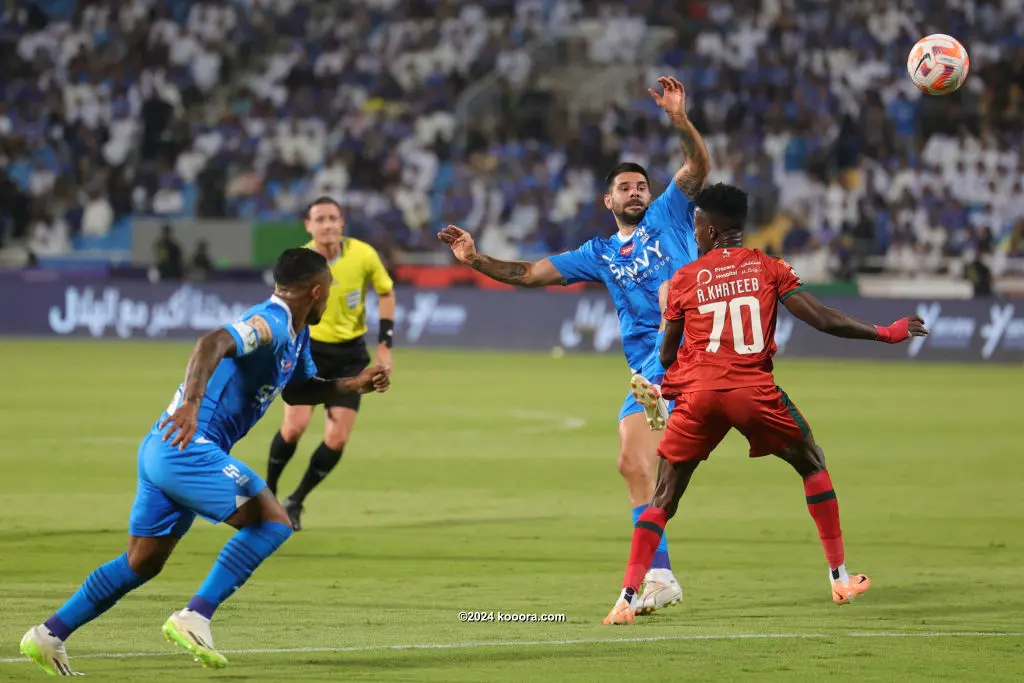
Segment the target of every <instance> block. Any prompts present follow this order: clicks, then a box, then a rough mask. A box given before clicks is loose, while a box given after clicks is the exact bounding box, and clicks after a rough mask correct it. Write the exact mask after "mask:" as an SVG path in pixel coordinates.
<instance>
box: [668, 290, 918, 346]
mask: <svg viewBox="0 0 1024 683" xmlns="http://www.w3.org/2000/svg"><path fill="white" fill-rule="evenodd" d="M783 304H785V306H786V308H787V309H789V312H790V313H792V314H793V315H794V316H796V317H797V318H799V319H800V320H802V321H803V322H805V323H807V324H808V325H810V326H811V327H813V328H814V329H816V330H819V331H821V332H824V333H825V334H830V335H832V336H833V337H842V338H844V339H864V340H868V341H882V342H887V343H889V344H898V343H900V342H903V341H906V340H907V339H910V338H911V337H923V336H925V335H927V334H928V330H927V329H926V328H925V326H924V320H922V319H921V318H920V317H918V316H916V315H914V316H909V317H906V318H901V319H899V320H897V321H896V322H894V323H893V324H892V325H889V326H888V327H880V326H878V325H872V324H871V323H866V322H863V321H861V320H858V319H856V318H854V317H853V316H851V315H847V314H846V313H843V312H842V311H837V310H835V309H834V308H829V307H828V306H826V305H825V304H823V303H821V301H819V300H818V298H817V297H816V296H814V295H813V294H811V293H810V292H806V291H798V292H796V293H794V294H791V295H790V296H788V297H786V298H784V299H783ZM666 340H667V339H666Z"/></svg>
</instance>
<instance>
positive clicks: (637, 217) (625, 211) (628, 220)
mask: <svg viewBox="0 0 1024 683" xmlns="http://www.w3.org/2000/svg"><path fill="white" fill-rule="evenodd" d="M613 213H614V214H615V219H616V220H617V221H618V222H619V223H620V224H621V225H630V226H633V227H636V226H637V225H640V221H642V220H643V219H644V216H645V215H646V214H647V207H646V206H629V207H622V210H621V211H615V212H613Z"/></svg>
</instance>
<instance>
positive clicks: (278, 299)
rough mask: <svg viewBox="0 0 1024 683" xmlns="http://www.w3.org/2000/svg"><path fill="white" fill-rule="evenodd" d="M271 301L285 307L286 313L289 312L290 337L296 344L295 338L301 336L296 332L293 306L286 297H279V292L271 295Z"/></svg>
mask: <svg viewBox="0 0 1024 683" xmlns="http://www.w3.org/2000/svg"><path fill="white" fill-rule="evenodd" d="M270 302H271V303H274V304H277V305H278V306H280V307H281V308H283V309H284V312H285V313H287V314H288V337H289V338H290V339H291V340H292V343H293V344H294V343H295V340H296V339H298V338H299V335H298V334H297V333H296V332H295V325H293V324H292V323H293V321H292V309H291V307H290V306H289V305H288V303H287V302H286V301H285V300H284V299H282V298H281V297H279V296H278V295H277V294H272V295H271V296H270Z"/></svg>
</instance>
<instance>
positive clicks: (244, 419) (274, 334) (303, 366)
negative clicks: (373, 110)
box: [157, 296, 316, 452]
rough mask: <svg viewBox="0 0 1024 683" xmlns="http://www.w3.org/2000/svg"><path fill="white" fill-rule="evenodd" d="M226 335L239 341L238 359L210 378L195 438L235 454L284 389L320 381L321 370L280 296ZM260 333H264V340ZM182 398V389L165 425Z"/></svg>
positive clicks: (306, 331)
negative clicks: (292, 384) (233, 450)
mask: <svg viewBox="0 0 1024 683" xmlns="http://www.w3.org/2000/svg"><path fill="white" fill-rule="evenodd" d="M268 328H269V339H266V336H267V334H266V330H267V329H268ZM225 329H227V331H228V332H230V333H231V336H232V337H234V339H235V356H234V358H225V359H224V360H222V361H221V362H220V363H219V364H218V365H217V369H216V370H215V371H214V373H213V375H212V376H211V377H210V381H209V383H208V384H207V386H206V395H205V396H204V397H203V402H202V405H201V406H200V407H199V426H198V428H197V429H196V437H197V438H204V439H206V440H208V441H210V442H212V443H215V444H216V445H218V446H219V447H220V448H222V449H223V450H224V451H225V452H230V451H231V447H232V446H234V445H235V444H236V443H237V442H238V441H239V440H240V439H241V438H242V437H243V436H245V435H246V434H247V433H248V432H249V430H250V429H252V427H253V425H255V424H256V423H257V422H259V420H260V418H261V417H263V415H264V413H266V412H267V408H269V407H270V404H271V403H273V402H274V399H275V398H277V397H278V396H280V395H281V392H282V391H283V390H284V388H285V386H286V385H287V384H288V383H289V382H292V381H295V382H302V381H305V380H307V379H309V378H311V377H313V376H315V375H316V365H315V364H314V363H313V357H312V356H311V355H310V351H309V328H308V327H307V328H304V329H303V330H302V332H300V333H299V334H295V331H294V329H293V327H292V312H291V309H290V308H288V305H287V304H286V303H285V302H284V301H282V300H281V299H279V298H278V297H276V296H272V297H270V298H269V299H267V300H266V301H264V302H263V303H261V304H258V305H256V306H254V307H252V308H250V309H249V310H248V311H246V312H245V314H244V315H243V316H242V318H241V320H239V321H238V322H236V323H234V324H231V325H226V326H225ZM260 330H264V333H263V336H264V339H263V340H261V339H260ZM183 392H184V385H181V386H179V387H178V391H177V393H175V394H174V399H173V400H172V401H171V404H170V405H169V406H167V411H166V412H165V413H164V415H163V416H161V418H160V419H161V420H162V419H163V417H165V416H167V415H169V414H171V413H173V412H174V411H175V410H177V408H178V406H179V405H180V404H181V399H182V393H183ZM157 423H158V424H159V420H158V422H157Z"/></svg>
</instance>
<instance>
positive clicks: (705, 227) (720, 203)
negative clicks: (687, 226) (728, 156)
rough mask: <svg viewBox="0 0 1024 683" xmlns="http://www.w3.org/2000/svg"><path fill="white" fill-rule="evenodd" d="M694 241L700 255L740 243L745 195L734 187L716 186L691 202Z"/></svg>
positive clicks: (744, 213)
mask: <svg viewBox="0 0 1024 683" xmlns="http://www.w3.org/2000/svg"><path fill="white" fill-rule="evenodd" d="M694 204H695V205H696V207H697V208H696V211H694V221H693V223H694V237H696V239H697V246H698V247H700V250H701V251H702V252H703V253H705V254H706V253H708V252H709V251H711V250H712V249H716V248H718V247H722V246H736V245H738V244H741V243H742V242H743V228H744V226H745V225H746V222H747V193H746V192H744V191H743V190H741V189H740V188H738V187H735V186H733V185H726V184H725V183H715V184H714V185H709V186H708V187H705V188H704V189H703V190H701V192H700V194H698V195H697V198H696V199H695V200H694Z"/></svg>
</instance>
